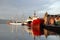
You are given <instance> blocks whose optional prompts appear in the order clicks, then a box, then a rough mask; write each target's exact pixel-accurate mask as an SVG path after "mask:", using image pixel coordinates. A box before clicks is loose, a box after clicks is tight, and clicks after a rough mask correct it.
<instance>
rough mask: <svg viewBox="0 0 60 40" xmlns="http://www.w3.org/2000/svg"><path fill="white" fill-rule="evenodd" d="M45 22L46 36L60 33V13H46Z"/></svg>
mask: <svg viewBox="0 0 60 40" xmlns="http://www.w3.org/2000/svg"><path fill="white" fill-rule="evenodd" d="M44 19H45V21H44V22H45V23H44V29H45V31H46V32H45V34H46V36H47V35H48V34H53V35H55V34H58V35H60V15H58V14H56V15H51V14H48V13H46V14H45V18H44Z"/></svg>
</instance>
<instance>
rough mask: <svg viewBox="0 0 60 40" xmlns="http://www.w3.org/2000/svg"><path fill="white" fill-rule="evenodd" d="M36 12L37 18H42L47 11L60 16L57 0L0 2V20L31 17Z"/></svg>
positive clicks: (2, 0) (59, 6) (59, 5)
mask: <svg viewBox="0 0 60 40" xmlns="http://www.w3.org/2000/svg"><path fill="white" fill-rule="evenodd" d="M34 10H36V13H37V16H39V17H42V16H43V15H44V13H45V12H46V11H47V12H48V13H50V14H53V13H54V14H56V13H59V14H60V1H59V0H0V18H2V19H10V18H11V17H18V18H21V17H22V16H23V14H24V17H28V16H31V15H32V14H33V13H34Z"/></svg>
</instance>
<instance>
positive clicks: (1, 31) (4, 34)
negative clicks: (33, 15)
mask: <svg viewBox="0 0 60 40" xmlns="http://www.w3.org/2000/svg"><path fill="white" fill-rule="evenodd" d="M24 29H25V26H13V25H7V24H0V40H33V36H32V35H29V33H27V32H26V31H25V30H24ZM36 40H60V36H59V35H49V36H48V37H47V38H45V36H44V35H42V36H40V37H37V38H36Z"/></svg>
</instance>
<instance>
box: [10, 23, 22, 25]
mask: <svg viewBox="0 0 60 40" xmlns="http://www.w3.org/2000/svg"><path fill="white" fill-rule="evenodd" d="M10 25H22V23H10Z"/></svg>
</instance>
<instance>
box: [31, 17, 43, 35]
mask: <svg viewBox="0 0 60 40" xmlns="http://www.w3.org/2000/svg"><path fill="white" fill-rule="evenodd" d="M42 22H43V20H41V19H40V18H37V19H35V20H33V21H32V23H31V28H32V31H33V35H34V36H40V35H42V32H43V31H41V27H40V24H41V23H42Z"/></svg>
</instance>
